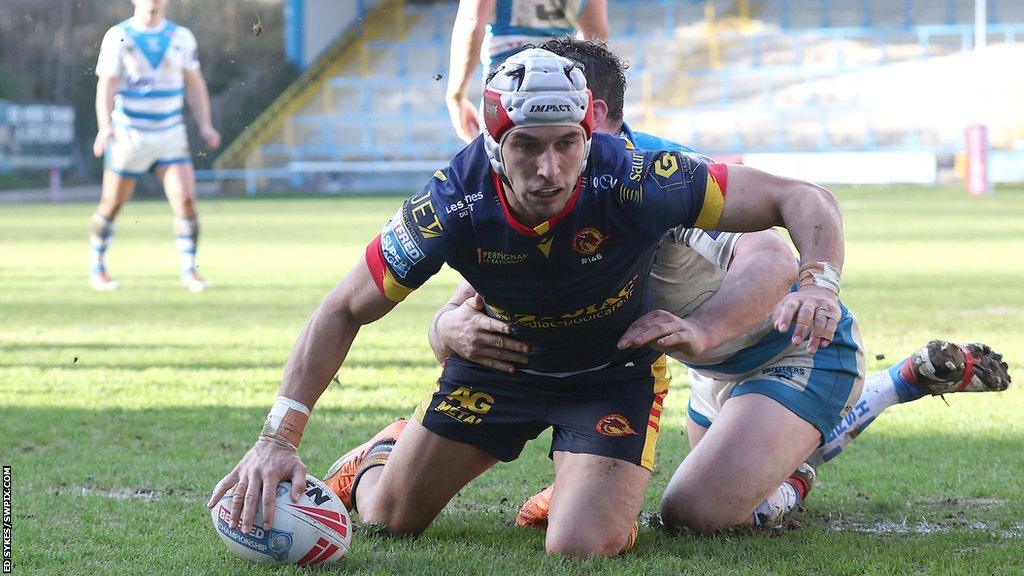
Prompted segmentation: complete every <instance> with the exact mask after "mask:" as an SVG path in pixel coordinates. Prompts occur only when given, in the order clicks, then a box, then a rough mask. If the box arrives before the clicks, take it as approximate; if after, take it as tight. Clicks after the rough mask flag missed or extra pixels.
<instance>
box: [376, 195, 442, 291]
mask: <svg viewBox="0 0 1024 576" xmlns="http://www.w3.org/2000/svg"><path fill="white" fill-rule="evenodd" d="M438 182H439V181H438V180H437V179H436V178H435V179H432V180H431V182H429V183H428V184H427V185H426V186H425V187H424V188H423V190H422V191H421V192H420V193H419V194H417V195H416V196H413V197H412V198H409V199H408V200H406V201H405V202H403V203H402V207H401V208H399V209H398V211H397V212H395V215H394V216H392V217H391V219H390V220H388V221H387V223H385V224H384V228H383V229H382V230H381V232H380V234H378V235H377V237H376V238H374V239H373V241H372V242H370V244H369V245H368V246H367V247H366V264H367V266H368V267H369V269H370V274H371V275H372V276H373V281H374V282H375V283H376V284H377V288H379V289H380V291H381V294H383V295H384V296H385V297H386V298H387V299H388V300H391V301H392V302H401V301H402V300H404V299H405V297H406V296H408V295H409V294H410V293H412V291H413V290H415V289H417V288H419V287H420V286H421V285H422V284H423V283H424V282H426V281H427V279H428V278H430V277H431V276H433V275H434V274H437V272H438V270H440V269H441V264H443V263H444V262H445V260H446V258H447V257H448V256H449V251H450V248H449V246H450V239H449V232H450V231H449V230H446V229H445V224H444V223H443V222H442V219H441V217H440V215H439V214H438V212H437V210H436V209H435V208H436V207H437V206H439V205H440V203H439V201H438V196H437V192H438V191H437V189H436V188H437V186H438Z"/></svg>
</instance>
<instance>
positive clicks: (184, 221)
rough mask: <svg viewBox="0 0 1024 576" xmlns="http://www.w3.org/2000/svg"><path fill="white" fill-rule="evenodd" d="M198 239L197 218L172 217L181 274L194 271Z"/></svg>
mask: <svg viewBox="0 0 1024 576" xmlns="http://www.w3.org/2000/svg"><path fill="white" fill-rule="evenodd" d="M198 240H199V220H197V219H196V217H195V216H193V217H191V218H175V219H174V242H175V244H177V246H178V260H179V262H180V264H181V274H182V276H184V275H185V274H189V273H192V272H195V271H196V243H197V242H198Z"/></svg>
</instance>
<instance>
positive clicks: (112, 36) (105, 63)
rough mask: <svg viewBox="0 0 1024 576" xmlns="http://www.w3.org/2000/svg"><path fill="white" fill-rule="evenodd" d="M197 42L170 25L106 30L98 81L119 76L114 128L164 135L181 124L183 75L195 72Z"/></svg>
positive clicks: (125, 24)
mask: <svg viewBox="0 0 1024 576" xmlns="http://www.w3.org/2000/svg"><path fill="white" fill-rule="evenodd" d="M198 69H199V60H198V58H197V57H196V38H195V36H193V35H192V32H191V31H190V30H189V29H188V28H185V27H184V26H179V25H177V24H175V23H173V22H170V21H168V20H164V22H163V24H162V25H161V26H160V27H158V28H155V29H145V28H139V27H137V26H136V25H135V24H134V23H133V22H132V21H131V20H130V19H129V20H125V21H124V22H121V23H120V24H118V25H116V26H114V27H112V28H111V29H110V30H107V33H106V35H105V36H104V37H103V44H102V45H101V47H100V56H99V60H98V62H97V63H96V75H97V76H120V77H121V86H120V88H119V89H118V92H117V96H115V98H114V113H113V123H114V125H115V126H122V127H128V128H134V129H137V130H144V131H163V130H167V129H169V128H173V127H175V126H178V125H179V124H181V123H182V108H183V105H184V102H185V74H184V71H185V70H198Z"/></svg>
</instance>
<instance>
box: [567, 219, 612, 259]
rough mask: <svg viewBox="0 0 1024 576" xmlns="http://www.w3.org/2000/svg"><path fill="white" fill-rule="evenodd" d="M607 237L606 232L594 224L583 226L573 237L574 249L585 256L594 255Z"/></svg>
mask: <svg viewBox="0 0 1024 576" xmlns="http://www.w3.org/2000/svg"><path fill="white" fill-rule="evenodd" d="M607 239H608V236H607V235H606V234H604V233H603V232H601V231H600V230H598V229H597V228H594V227H593V226H587V227H586V228H581V229H580V230H577V231H576V234H575V235H574V236H573V237H572V251H573V252H575V253H577V254H582V255H583V256H593V255H594V253H596V252H597V251H598V250H599V249H600V248H601V244H604V241H605V240H607Z"/></svg>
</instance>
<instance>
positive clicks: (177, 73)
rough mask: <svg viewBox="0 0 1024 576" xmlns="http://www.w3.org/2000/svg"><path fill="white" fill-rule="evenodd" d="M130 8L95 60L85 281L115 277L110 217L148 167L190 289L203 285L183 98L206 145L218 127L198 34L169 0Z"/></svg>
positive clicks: (139, 0)
mask: <svg viewBox="0 0 1024 576" xmlns="http://www.w3.org/2000/svg"><path fill="white" fill-rule="evenodd" d="M132 4H134V5H135V13H134V15H133V16H132V17H131V18H129V19H128V20H125V21H124V22H121V23H120V24H117V25H116V26H114V27H112V28H110V29H109V30H107V33H106V35H104V36H103V43H102V45H101V46H100V56H99V61H98V62H97V63H96V75H97V76H98V77H99V81H98V82H97V84H96V122H97V124H98V127H99V129H98V132H97V134H96V140H95V142H94V143H93V153H94V154H96V156H97V157H99V156H104V170H103V189H102V192H101V195H100V202H99V205H98V206H97V207H96V210H95V211H94V212H93V214H92V234H91V235H90V237H89V244H90V246H91V248H92V265H91V268H90V270H89V284H90V285H91V286H92V287H93V289H95V290H97V291H101V292H104V291H110V290H117V289H118V288H119V287H120V286H121V284H120V282H118V281H117V280H114V279H112V278H111V277H110V275H109V273H108V272H107V266H106V262H105V256H106V253H107V248H108V247H109V246H110V240H111V237H112V236H113V234H114V219H115V218H116V217H117V214H118V212H119V211H120V210H121V206H122V205H124V203H125V202H127V201H128V199H129V198H131V195H132V192H134V190H135V182H136V180H137V179H138V177H139V176H141V175H143V174H144V173H146V172H153V174H154V175H155V176H156V178H157V179H158V180H159V181H160V182H161V183H162V184H163V188H164V194H166V195H167V201H168V202H169V203H170V205H171V211H172V212H173V213H174V238H175V242H176V244H177V248H178V257H179V264H180V270H179V271H180V273H181V283H182V285H183V286H184V287H185V288H186V289H188V290H190V291H192V292H202V291H203V290H206V289H207V288H208V287H209V284H208V283H207V282H205V281H204V280H203V278H202V277H201V276H199V273H198V271H197V268H196V242H197V240H198V238H199V221H198V219H197V217H196V182H195V173H194V172H193V169H192V158H191V152H190V151H189V146H188V139H187V137H186V134H185V124H184V122H183V119H182V104H183V100H185V99H187V100H188V105H189V108H190V109H191V110H192V115H193V117H194V118H195V120H196V123H197V124H198V125H199V134H200V136H202V138H203V140H204V141H205V142H206V145H207V147H209V148H210V149H211V150H212V149H216V148H217V147H218V146H220V133H218V132H217V130H215V129H214V128H213V124H212V122H211V121H210V96H209V93H208V92H207V89H206V81H205V80H204V79H203V74H202V72H200V71H199V60H198V58H197V57H196V38H195V36H193V35H192V32H191V31H189V29H188V28H185V27H184V26H180V25H178V24H175V23H174V22H171V21H169V20H167V19H166V18H165V17H164V14H165V12H166V10H167V0H132Z"/></svg>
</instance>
